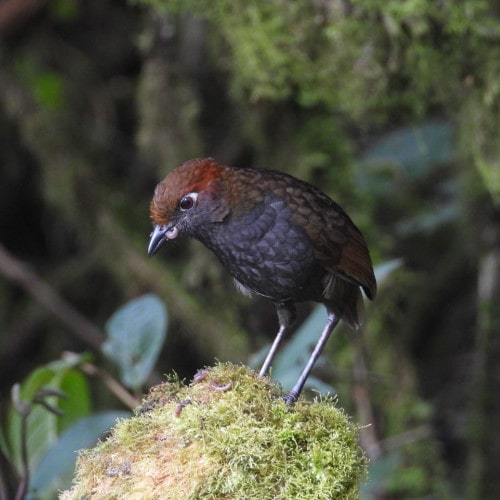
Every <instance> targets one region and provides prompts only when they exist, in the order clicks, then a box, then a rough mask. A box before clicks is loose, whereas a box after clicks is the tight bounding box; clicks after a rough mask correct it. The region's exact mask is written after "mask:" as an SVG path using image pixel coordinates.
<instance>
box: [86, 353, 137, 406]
mask: <svg viewBox="0 0 500 500" xmlns="http://www.w3.org/2000/svg"><path fill="white" fill-rule="evenodd" d="M80 369H81V370H82V371H83V372H84V373H86V374H87V375H91V376H96V377H99V378H100V379H101V380H102V381H103V382H104V384H105V385H106V386H107V387H108V389H109V390H110V391H111V392H112V393H113V394H114V395H115V396H116V397H117V398H118V399H119V400H120V401H121V402H122V403H123V404H124V405H125V406H127V407H128V408H130V409H131V410H133V409H134V408H136V407H137V406H138V405H139V401H138V400H137V399H136V398H134V396H132V395H131V394H130V393H129V392H128V391H127V390H126V389H125V388H124V387H123V386H122V385H121V384H120V383H119V382H117V381H116V380H115V379H114V378H113V377H112V376H111V375H110V374H109V373H108V372H106V371H105V370H103V369H102V368H99V367H97V366H95V365H93V364H92V363H83V364H82V365H80Z"/></svg>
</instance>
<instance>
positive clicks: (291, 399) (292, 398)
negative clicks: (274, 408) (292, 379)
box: [283, 391, 299, 406]
mask: <svg viewBox="0 0 500 500" xmlns="http://www.w3.org/2000/svg"><path fill="white" fill-rule="evenodd" d="M297 399H299V395H298V394H296V393H295V392H294V391H290V392H289V393H288V394H285V395H284V396H283V401H285V404H286V405H287V406H292V405H293V404H294V403H295V402H296V401H297Z"/></svg>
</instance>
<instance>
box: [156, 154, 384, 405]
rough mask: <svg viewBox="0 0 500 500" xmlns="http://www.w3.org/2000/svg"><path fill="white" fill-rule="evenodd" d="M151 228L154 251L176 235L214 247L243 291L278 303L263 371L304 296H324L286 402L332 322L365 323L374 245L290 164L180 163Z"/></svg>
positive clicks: (160, 196) (161, 187)
mask: <svg viewBox="0 0 500 500" xmlns="http://www.w3.org/2000/svg"><path fill="white" fill-rule="evenodd" d="M150 218H151V221H152V224H153V231H152V233H151V235H150V240H149V246H148V255H149V256H153V255H154V254H155V253H156V252H157V251H158V250H159V249H160V248H161V247H162V246H163V245H164V244H165V243H167V242H169V241H172V240H175V239H177V238H193V239H196V240H198V241H200V242H201V243H202V244H203V245H205V246H206V247H207V248H208V249H209V250H211V251H212V252H213V253H214V254H215V255H216V256H217V258H218V259H219V261H220V262H221V263H222V265H223V267H224V268H225V269H226V270H227V271H228V272H229V274H231V275H232V277H233V278H234V281H235V284H236V287H237V288H238V289H239V291H240V292H242V293H243V294H245V295H248V296H255V295H257V296H262V297H265V298H267V299H269V300H270V301H272V302H273V303H274V304H275V306H276V312H277V316H278V322H279V329H278V332H277V335H276V337H275V339H274V341H273V343H272V345H271V348H270V349H269V352H268V354H267V356H266V358H265V360H264V363H263V365H262V367H261V369H260V371H259V377H261V378H263V377H266V376H267V375H268V374H269V370H270V368H271V365H272V361H273V359H274V357H275V355H276V353H277V351H278V348H279V346H280V344H281V342H282V340H283V338H284V337H285V336H286V334H287V332H288V331H289V330H290V327H291V326H292V324H293V322H294V321H295V319H296V304H297V303H301V302H309V301H311V302H317V303H320V304H323V305H324V306H325V308H326V311H327V321H326V324H325V327H324V329H323V330H322V332H321V334H320V336H319V339H318V341H317V343H316V345H315V347H314V349H313V350H312V353H311V355H310V357H309V359H308V361H307V363H306V365H305V367H304V368H303V370H302V372H301V374H300V376H299V378H298V380H297V382H296V384H295V385H294V386H293V387H292V389H291V390H290V391H289V392H288V393H287V394H286V395H285V396H284V400H285V402H286V404H287V405H292V404H293V403H295V402H296V401H297V399H298V397H299V395H300V394H301V392H302V390H303V388H304V385H305V383H306V380H307V378H308V376H309V375H310V373H311V370H312V369H313V366H314V364H315V363H316V361H317V359H318V358H319V356H320V354H321V352H322V350H323V348H324V346H325V344H326V343H327V341H328V338H329V337H330V335H331V333H332V331H333V330H334V329H335V327H336V326H337V324H338V323H339V321H340V320H341V319H342V320H343V321H344V322H345V323H347V325H349V326H350V327H351V328H352V329H354V330H357V329H359V327H360V326H361V324H362V323H363V307H364V305H363V296H362V292H361V290H362V291H363V292H364V294H365V295H366V297H368V299H370V300H373V299H374V298H375V295H376V292H377V282H376V279H375V275H374V272H373V266H372V261H371V258H370V254H369V251H368V247H367V244H366V241H365V238H364V237H363V235H362V233H361V231H360V230H359V229H358V228H357V227H356V226H355V224H354V223H353V221H352V220H351V219H350V217H349V216H348V215H347V213H346V212H345V211H344V210H343V209H342V208H341V207H340V206H339V205H338V204H337V203H336V202H334V201H333V200H332V199H331V198H329V197H328V196H327V195H326V194H324V193H323V192H322V191H321V190H319V189H318V188H316V187H315V186H313V185H312V184H309V183H307V182H305V181H303V180H300V179H298V178H296V177H294V176H292V175H289V174H287V173H284V172H281V171H277V170H271V169H258V168H245V167H231V166H227V165H224V164H221V163H219V162H217V161H216V160H215V159H213V158H196V159H192V160H188V161H186V162H184V163H183V164H182V165H180V166H178V167H177V168H175V169H174V170H172V171H171V172H170V173H169V174H168V175H167V176H166V177H165V178H164V179H163V180H162V181H161V182H160V183H159V184H158V185H157V186H156V188H155V191H154V195H153V198H152V200H151V204H150Z"/></svg>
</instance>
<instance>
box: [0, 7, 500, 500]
mask: <svg viewBox="0 0 500 500" xmlns="http://www.w3.org/2000/svg"><path fill="white" fill-rule="evenodd" d="M7 4H10V5H16V7H17V6H18V5H22V2H19V3H17V0H4V2H2V7H3V6H4V5H7ZM36 9H37V10H36V12H34V11H29V12H28V11H26V12H25V13H24V17H16V18H14V17H12V19H11V22H10V23H9V22H8V21H9V19H8V18H7V17H5V16H6V14H5V13H6V12H9V11H8V10H7V9H6V8H5V9H2V10H1V13H0V14H1V15H0V37H1V38H0V151H1V153H0V155H1V162H0V163H1V168H0V208H1V209H0V240H1V242H2V246H3V245H4V246H5V248H6V249H7V250H8V251H9V252H10V253H11V254H12V255H14V256H16V257H17V258H18V259H20V260H22V261H23V262H26V263H29V264H30V266H31V267H32V268H33V269H36V271H37V273H38V275H39V277H40V279H42V280H43V281H44V282H45V283H46V284H47V285H48V286H50V287H51V288H52V289H53V290H55V291H57V292H58V294H59V297H60V298H61V300H63V303H64V304H65V305H66V306H68V305H70V306H72V307H74V308H75V309H76V310H78V311H80V312H81V313H82V314H83V315H84V317H86V318H90V321H91V323H93V324H95V325H104V324H105V322H106V320H107V319H108V318H109V317H110V316H111V314H112V313H113V311H115V310H116V309H117V308H118V307H119V305H120V304H125V303H127V302H128V301H129V300H131V299H135V298H137V297H139V296H141V295H143V294H144V293H145V292H148V293H149V292H154V293H156V294H157V295H158V296H159V297H160V298H161V300H162V302H164V303H165V304H166V305H167V307H168V311H169V316H168V321H169V334H168V337H167V338H166V342H165V345H164V347H163V349H162V350H161V353H160V355H159V359H158V362H157V366H158V367H159V368H158V369H159V371H160V372H165V371H170V370H171V369H175V370H176V371H178V372H179V373H180V375H181V377H184V376H186V377H191V376H192V374H193V373H194V372H195V371H196V369H197V368H199V367H200V366H203V365H204V364H209V363H212V362H213V360H214V358H218V359H220V360H224V361H225V360H232V361H241V360H243V361H245V360H246V359H248V357H249V356H250V354H251V353H252V352H258V351H259V349H260V348H261V347H262V345H263V344H265V343H266V342H268V340H269V339H270V338H271V337H272V335H273V334H274V333H275V332H274V330H275V326H276V323H275V322H276V318H275V311H274V309H273V307H272V305H270V304H267V303H266V302H265V301H264V300H259V299H256V300H253V301H248V300H247V299H245V298H243V297H240V296H238V295H237V294H232V293H228V290H230V289H231V288H230V287H231V286H232V284H231V279H230V278H229V277H228V276H227V274H226V273H224V272H223V271H222V270H221V268H220V266H218V264H217V262H216V259H215V258H214V257H213V256H212V255H211V254H210V253H208V252H207V251H206V250H205V249H203V248H202V247H201V245H197V244H196V243H193V244H191V243H180V244H178V245H176V246H172V247H170V248H168V249H167V250H166V251H165V252H164V256H165V259H164V261H162V260H161V259H154V260H148V259H147V257H146V245H147V237H148V233H149V230H150V226H149V221H148V215H147V212H148V203H149V200H150V197H151V193H152V190H153V188H154V185H155V183H156V182H157V181H158V180H159V179H161V178H162V177H163V176H164V175H165V174H166V172H167V171H168V170H170V169H171V168H173V167H174V166H175V165H176V164H178V163H180V162H181V161H183V160H185V159H187V158H190V157H195V156H201V155H210V156H214V157H216V158H217V159H219V160H221V161H223V162H228V163H231V164H234V165H240V166H245V165H254V166H260V167H272V168H276V169H281V170H285V171H288V172H290V173H292V174H294V175H297V176H299V177H301V178H304V179H306V180H308V181H311V182H313V183H315V184H316V185H318V186H320V187H321V188H322V189H323V190H324V191H325V192H327V193H328V194H330V195H332V197H334V198H335V199H336V200H337V201H338V202H339V203H340V204H341V205H342V206H343V207H344V208H345V209H346V210H347V211H348V213H349V214H350V215H351V216H352V218H353V219H354V220H355V221H356V223H357V225H359V227H360V228H361V229H362V231H363V233H364V234H365V236H366V238H367V241H368V242H369V247H370V251H371V254H372V257H373V258H374V261H375V262H376V263H377V264H382V265H383V264H384V263H387V262H391V261H392V260H393V259H400V261H401V262H402V265H401V267H399V268H398V269H397V270H395V271H394V272H393V273H391V274H390V276H389V277H388V278H387V282H386V284H385V285H384V286H383V287H382V288H381V291H380V294H379V296H378V297H377V300H376V302H375V303H373V304H370V306H369V307H368V308H367V311H366V324H365V327H364V330H363V335H362V336H359V335H353V334H351V333H350V332H347V331H345V329H342V328H341V329H340V331H339V333H338V334H337V335H336V336H335V337H334V338H333V339H332V341H331V342H330V343H329V345H328V347H327V349H326V353H325V356H324V358H323V359H324V360H325V361H324V362H322V363H320V364H319V365H318V367H317V370H316V372H315V380H316V381H318V383H321V384H327V385H328V386H333V387H335V389H336V390H337V392H338V395H339V400H340V402H341V404H342V406H344V407H345V408H347V409H348V410H349V412H350V413H352V414H353V415H355V418H356V420H358V421H359V422H360V423H361V424H362V425H366V427H364V432H363V433H362V434H361V438H362V441H363V444H364V446H365V449H367V450H369V451H370V453H371V457H372V463H371V481H370V483H369V484H368V485H367V487H366V488H365V490H364V491H365V493H366V495H367V496H366V498H381V497H383V496H384V495H386V496H387V495H392V497H394V498H407V497H415V496H419V495H420V496H431V495H434V496H438V497H440V498H441V497H444V496H446V494H447V493H448V492H449V486H450V484H451V489H452V492H453V493H454V494H455V496H457V495H458V494H460V495H461V496H463V497H468V498H471V499H472V498H497V497H498V496H499V491H500V482H499V478H498V477H497V473H496V469H497V464H498V461H499V460H500V458H499V457H500V440H499V439H498V438H497V436H496V433H495V429H496V428H498V425H500V408H499V398H498V397H497V396H496V395H497V394H498V393H499V392H500V387H499V386H498V377H497V376H496V374H495V367H496V366H498V359H499V358H500V340H498V339H500V337H499V336H498V335H496V333H497V332H498V325H499V318H498V308H496V307H494V304H495V303H496V302H495V297H498V293H499V292H498V291H499V283H500V273H499V272H498V269H500V264H499V261H500V257H499V253H498V248H500V234H499V233H500V231H499V227H500V224H499V223H498V221H499V220H500V218H499V210H500V206H499V200H500V184H499V172H500V167H499V165H498V158H499V157H500V154H499V153H500V152H499V150H498V148H499V141H498V140H497V135H498V129H499V125H500V123H499V120H500V118H499V117H500V113H499V110H500V92H499V88H500V86H499V82H500V77H499V74H500V67H499V61H500V27H499V26H500V12H499V6H498V5H497V3H495V2H492V1H487V0H464V1H462V2H453V1H451V0H445V1H441V2H434V1H431V0H405V1H397V0H389V1H388V2H384V3H382V2H374V1H373V0H352V1H345V0H344V1H341V0H326V1H319V0H318V1H316V0H314V1H295V2H285V1H281V0H272V1H268V2H260V3H259V2H257V3H256V2H253V3H252V2H250V3H249V2H243V1H241V0H236V1H231V2H229V1H227V0H214V1H211V2H207V1H205V0H201V1H196V2H194V1H192V0H184V1H182V2H180V1H177V0H140V1H133V2H130V3H128V4H127V3H125V2H117V1H113V0H109V1H106V2H98V1H95V0H84V1H81V2H74V1H73V0H53V1H50V2H40V3H39V5H38V6H37V7H36ZM110 20H112V22H110ZM0 257H1V255H0ZM1 264H2V260H1V259H0V265H1ZM0 269H2V270H4V268H1V267H0ZM3 274H4V275H5V276H6V277H7V278H6V279H5V280H4V279H3V278H2V279H0V338H1V342H0V375H1V378H2V381H3V384H2V388H1V397H2V400H1V401H2V408H4V406H9V407H10V403H9V402H8V401H9V394H10V387H11V386H12V385H13V384H14V383H15V382H17V381H19V380H25V379H26V377H28V374H29V373H37V372H36V370H37V369H40V370H41V372H40V373H45V374H46V373H47V371H46V366H47V363H49V361H50V360H52V359H54V358H57V357H59V353H60V352H61V351H64V350H71V351H76V352H82V351H84V350H86V349H88V348H89V345H91V344H89V343H88V342H87V340H86V339H85V338H82V337H81V336H78V335H75V332H74V330H75V328H72V326H71V322H67V323H64V324H61V323H60V322H59V321H58V320H56V319H54V317H53V316H52V313H51V312H49V311H48V309H46V307H45V306H43V305H41V304H38V303H36V302H35V301H34V300H33V299H32V296H31V295H30V292H29V289H25V288H22V287H20V285H19V283H11V282H10V281H9V278H8V274H7V273H6V272H3ZM492 304H493V305H492ZM222 305H223V307H222ZM310 313H311V308H310V306H307V305H306V306H303V307H301V308H300V310H299V322H298V327H299V329H298V331H297V335H298V337H297V338H299V339H302V340H304V339H305V338H306V336H307V335H308V334H309V333H308V332H310V331H311V330H310V328H312V329H314V328H315V327H311V325H310V324H308V323H304V320H305V319H306V318H307V317H308V316H309V314H310ZM313 318H314V317H313ZM73 326H74V325H73ZM100 333H101V336H102V341H104V339H105V332H104V331H101V332H100ZM310 335H311V337H313V336H314V335H316V334H315V333H314V334H313V333H312V331H311V333H310ZM314 338H315V337H314ZM306 340H307V339H306ZM304 342H305V343H299V344H294V343H293V342H292V343H291V344H290V345H289V348H291V349H294V345H295V346H297V345H300V346H301V348H302V349H304V345H307V342H306V341H304ZM156 349H159V343H158V344H157V345H156V346H155V350H156ZM285 352H286V351H285ZM326 360H330V361H331V363H327V362H326ZM95 363H96V365H97V366H98V367H99V369H102V370H109V371H111V372H113V373H118V372H119V369H118V368H117V366H116V365H115V363H114V361H112V360H109V359H107V358H106V357H101V354H100V353H99V354H98V355H97V358H96V361H95ZM284 363H285V364H286V362H284ZM292 364H293V363H292ZM49 366H50V365H49ZM148 366H149V364H148ZM40 367H41V368H40ZM285 368H288V367H285ZM275 369H276V370H275V372H277V371H278V367H277V366H275ZM146 371H147V370H146ZM152 377H153V379H154V380H158V379H159V378H158V377H157V376H156V377H155V375H154V374H153V375H152ZM80 379H81V377H80ZM68 380H69V379H68ZM81 380H83V379H81ZM84 380H86V382H85V384H90V394H91V397H92V408H93V410H95V411H100V410H103V409H106V408H109V407H110V406H112V405H113V401H112V400H111V399H110V398H111V396H110V394H109V391H108V389H107V388H106V387H105V386H104V384H102V383H95V382H94V381H93V380H90V379H84ZM313 381H314V379H313ZM70 385H71V384H70ZM56 386H57V384H56ZM75 386H76V385H75ZM22 387H23V385H22ZM322 387H325V386H324V385H322ZM87 392H89V390H88V388H87V390H84V389H82V394H86V393H87ZM84 400H85V398H83V400H82V401H84ZM68 401H72V400H71V399H69V400H68ZM59 403H60V404H64V403H63V402H62V401H61V402H59ZM68 404H69V405H70V406H71V403H68ZM82 404H83V403H82ZM87 408H88V407H87ZM37 411H38V410H37ZM75 411H76V410H75ZM2 413H3V414H4V415H3V416H4V417H6V414H7V413H8V412H7V411H6V410H5V409H3V411H2ZM69 415H71V411H70V413H69ZM50 417H52V415H51V416H50ZM43 418H45V417H43ZM89 418H90V417H89ZM7 420H8V419H7ZM51 425H52V426H54V425H56V426H57V425H58V424H56V423H51ZM75 425H76V424H75ZM64 427H65V426H64ZM70 428H71V424H70V427H69V428H67V432H69V429H70ZM57 432H64V430H63V429H62V428H58V429H57ZM10 434H11V433H10V432H9V438H10ZM51 435H53V433H51ZM82 445H86V444H85V443H83V444H82ZM47 453H48V452H47ZM429 457H430V458H429Z"/></svg>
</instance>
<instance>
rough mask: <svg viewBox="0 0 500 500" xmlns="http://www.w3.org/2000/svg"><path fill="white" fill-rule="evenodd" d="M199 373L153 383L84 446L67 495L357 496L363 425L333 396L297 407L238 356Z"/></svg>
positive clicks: (362, 461) (362, 471)
mask: <svg viewBox="0 0 500 500" xmlns="http://www.w3.org/2000/svg"><path fill="white" fill-rule="evenodd" d="M199 379H200V380H199V381H197V382H194V383H192V384H191V385H189V386H185V385H183V384H181V383H179V381H176V380H171V381H169V382H167V383H165V384H162V385H160V386H157V387H155V388H153V390H152V391H151V393H150V394H149V396H148V397H147V398H146V400H145V401H144V403H143V405H142V406H141V408H140V409H139V410H138V412H137V415H136V416H135V417H133V418H130V419H127V420H122V421H120V422H119V423H118V424H117V425H116V427H115V428H114V429H113V431H112V433H111V436H110V437H109V439H107V440H106V441H104V442H102V443H100V444H98V446H97V447H96V448H94V449H92V450H87V451H84V452H82V453H81V455H80V458H79V462H78V468H77V474H76V479H75V483H74V486H73V488H72V490H70V491H67V492H65V493H63V495H62V498H63V499H65V500H69V499H76V498H120V499H121V498H139V497H140V498H175V499H178V498H197V499H203V498H245V499H251V498H255V499H257V498H259V499H262V498H278V499H279V498H302V499H308V498H311V499H312V498H314V499H321V498H325V499H326V498H342V499H349V498H357V497H358V494H359V485H360V481H361V479H362V478H363V477H364V474H365V466H366V460H365V457H364V455H363V454H362V452H361V450H360V447H359V445H358V440H357V433H358V429H357V427H356V426H355V425H354V424H353V423H352V422H351V421H350V420H349V418H348V417H347V416H346V415H345V413H344V412H343V411H342V410H341V409H339V408H337V407H336V406H335V404H334V402H333V401H332V400H331V399H323V400H317V401H315V402H307V401H305V400H302V399H301V400H299V402H298V403H297V404H296V405H295V406H294V407H293V408H291V409H290V408H288V407H287V406H286V405H285V404H284V402H283V401H282V399H281V398H280V395H281V391H280V389H279V387H277V386H276V385H275V384H273V383H272V382H271V381H269V380H267V379H266V380H260V379H258V378H257V377H256V375H255V373H254V372H252V371H250V370H249V369H247V368H245V367H242V366H235V365H231V364H219V365H217V366H215V367H214V368H208V369H206V370H204V371H203V372H202V375H201V376H200V377H199ZM139 495H141V496H139Z"/></svg>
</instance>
